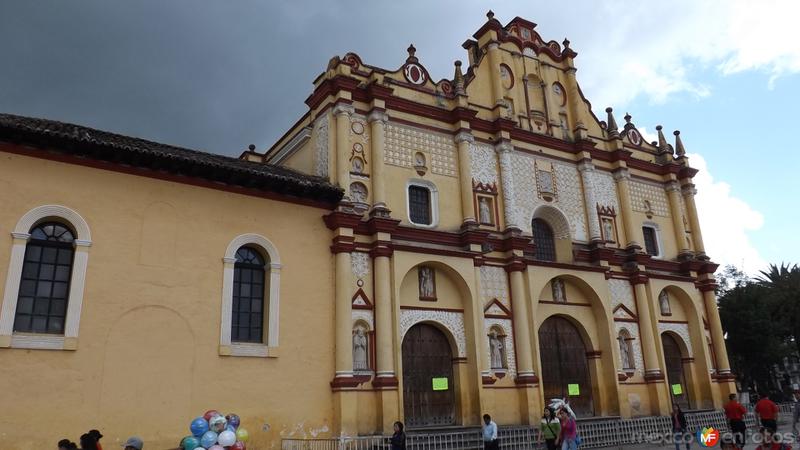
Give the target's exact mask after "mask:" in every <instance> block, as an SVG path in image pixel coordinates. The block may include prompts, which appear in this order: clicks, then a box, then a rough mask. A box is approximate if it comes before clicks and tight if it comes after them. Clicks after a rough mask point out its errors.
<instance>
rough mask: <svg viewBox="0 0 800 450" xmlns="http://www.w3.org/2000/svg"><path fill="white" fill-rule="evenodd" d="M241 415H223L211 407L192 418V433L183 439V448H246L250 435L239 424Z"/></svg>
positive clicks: (212, 449)
mask: <svg viewBox="0 0 800 450" xmlns="http://www.w3.org/2000/svg"><path fill="white" fill-rule="evenodd" d="M239 422H240V419H239V416H237V415H236V414H228V415H227V416H223V415H222V414H221V413H220V412H219V411H217V410H215V409H211V410H208V411H206V413H205V414H203V415H202V416H200V417H197V418H196V419H194V420H192V423H191V424H190V425H189V431H190V432H191V433H192V434H190V435H189V436H186V437H185V438H183V440H182V441H181V448H182V449H183V450H246V448H245V445H244V443H245V442H247V439H248V438H249V437H250V435H249V434H248V433H247V430H245V429H244V428H242V427H240V426H239Z"/></svg>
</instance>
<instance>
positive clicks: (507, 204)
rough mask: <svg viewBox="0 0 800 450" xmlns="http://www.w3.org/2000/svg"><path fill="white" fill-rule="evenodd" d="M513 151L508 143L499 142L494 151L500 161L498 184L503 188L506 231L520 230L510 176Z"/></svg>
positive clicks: (515, 196)
mask: <svg viewBox="0 0 800 450" xmlns="http://www.w3.org/2000/svg"><path fill="white" fill-rule="evenodd" d="M513 149H514V146H513V145H511V143H510V142H508V141H501V142H499V143H497V145H496V146H495V151H496V152H497V155H498V159H499V160H500V184H501V185H502V186H503V205H504V208H503V213H504V216H505V220H506V229H509V228H515V229H517V230H520V229H521V228H520V227H519V224H518V223H517V214H516V213H517V204H516V198H517V195H516V189H515V187H514V179H513V175H512V162H511V158H512V155H511V150H513Z"/></svg>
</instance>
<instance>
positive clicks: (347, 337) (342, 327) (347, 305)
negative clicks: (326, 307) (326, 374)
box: [335, 248, 353, 378]
mask: <svg viewBox="0 0 800 450" xmlns="http://www.w3.org/2000/svg"><path fill="white" fill-rule="evenodd" d="M335 251H336V250H335ZM350 252H351V250H348V249H344V248H341V249H339V250H338V253H336V313H335V319H336V328H335V329H336V378H351V377H352V376H353V324H352V322H353V316H352V311H351V307H352V299H351V297H350V289H351V284H352V281H353V280H352V279H351V276H352V265H351V253H350Z"/></svg>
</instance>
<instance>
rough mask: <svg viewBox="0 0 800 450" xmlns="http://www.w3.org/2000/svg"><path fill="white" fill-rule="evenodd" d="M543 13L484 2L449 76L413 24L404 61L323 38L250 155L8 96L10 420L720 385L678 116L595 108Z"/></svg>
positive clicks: (652, 393) (654, 405)
mask: <svg viewBox="0 0 800 450" xmlns="http://www.w3.org/2000/svg"><path fill="white" fill-rule="evenodd" d="M535 27H536V24H534V23H532V22H529V21H527V20H524V19H521V18H515V19H513V20H512V21H511V22H509V23H508V24H506V25H502V24H501V23H500V22H499V21H498V20H497V19H495V18H494V17H493V15H492V14H491V13H490V14H489V15H488V20H487V21H486V23H485V24H484V25H483V26H482V27H481V28H480V29H479V30H478V31H477V32H476V33H475V34H474V35H473V38H472V39H469V40H467V41H466V42H465V43H464V44H463V47H464V49H465V50H466V52H467V54H468V60H467V62H465V63H462V62H460V61H456V62H455V65H454V74H453V77H452V79H442V80H439V81H434V80H433V79H431V76H430V74H429V72H428V71H427V70H426V68H425V66H424V65H423V62H421V61H420V60H419V59H418V58H417V57H416V55H415V49H414V47H413V45H412V46H411V47H409V48H408V55H407V57H406V58H405V61H404V62H402V64H401V65H400V66H399V67H398V68H396V69H383V68H379V67H375V66H371V65H369V64H367V63H365V62H364V61H362V60H361V58H360V57H359V56H358V55H356V54H354V53H348V54H345V55H344V56H342V57H334V58H333V59H331V60H330V62H329V63H328V66H327V68H326V70H325V71H324V72H323V73H322V74H321V75H319V76H318V77H317V78H316V80H314V90H313V92H312V93H311V95H310V96H309V97H308V98H307V100H306V104H307V105H308V112H307V113H306V114H305V115H303V116H302V117H301V118H300V119H299V120H298V121H297V122H296V124H295V125H294V126H293V127H292V128H291V129H289V130H288V131H287V132H286V134H285V135H284V136H283V137H282V138H281V139H280V140H279V141H278V142H277V143H275V145H274V146H272V147H271V148H270V149H268V150H266V151H264V152H258V151H256V150H255V149H254V148H251V149H250V150H248V151H246V152H244V153H243V154H242V156H241V157H240V158H239V159H235V158H226V157H221V156H218V155H209V154H204V153H200V152H194V151H191V150H186V149H179V148H175V147H169V146H164V145H162V144H156V143H152V142H147V141H142V140H137V139H133V138H127V137H124V136H118V135H112V134H109V133H103V132H99V131H96V130H91V129H86V128H83V127H78V126H73V125H67V124H59V123H56V122H50V121H42V120H37V119H27V118H19V117H15V116H3V117H0V119H1V120H0V152H2V155H3V167H2V169H0V186H2V187H3V189H2V195H3V198H4V202H5V203H6V204H7V205H10V206H9V207H6V208H3V210H2V211H0V230H2V231H3V232H2V233H0V264H2V263H4V262H5V261H8V265H7V266H5V267H3V266H0V274H2V275H3V276H5V277H6V283H5V288H4V291H3V303H2V310H0V356H1V357H2V359H3V361H4V362H5V363H4V364H3V365H2V368H0V379H3V380H6V381H5V382H6V383H8V385H7V388H6V389H5V391H7V392H9V393H10V394H9V395H8V396H5V397H6V398H4V400H3V402H9V403H8V404H4V405H3V407H4V409H6V410H8V409H10V410H11V411H16V412H17V414H14V415H13V416H14V417H15V419H12V421H11V422H10V423H9V424H3V425H0V427H5V428H3V429H2V430H0V431H2V433H0V436H3V437H0V439H7V438H6V436H14V435H15V433H16V434H19V435H22V433H25V432H26V430H30V432H33V430H36V429H40V428H41V427H40V426H37V425H36V423H38V422H40V421H41V420H43V419H42V418H45V420H48V421H49V422H51V423H53V427H54V429H55V430H57V431H58V432H63V433H64V434H66V433H67V430H71V429H74V428H79V429H82V428H85V429H88V428H94V427H99V426H104V425H105V422H104V421H107V422H108V425H105V426H106V427H107V428H108V429H109V430H110V431H111V432H112V433H115V434H114V435H117V434H119V435H120V437H121V438H122V436H123V435H126V434H128V433H139V434H140V435H143V437H144V438H145V440H146V441H147V438H148V436H149V435H148V433H150V435H152V440H154V441H156V442H159V443H164V448H167V447H166V445H167V443H168V442H170V439H172V440H179V439H180V437H181V436H182V435H183V434H184V431H185V430H184V429H183V428H185V423H188V420H190V419H191V418H192V417H193V414H192V412H193V411H199V410H203V411H204V410H206V409H211V408H219V409H223V410H231V411H233V410H236V411H235V412H237V413H238V414H239V415H240V416H241V417H242V420H243V423H244V424H245V425H246V426H248V427H249V429H250V430H251V436H253V439H254V442H255V443H259V444H260V445H264V446H265V447H266V445H268V443H269V442H274V441H275V440H277V439H280V438H281V437H319V436H330V435H337V436H338V435H356V434H375V433H386V432H390V431H391V427H392V423H393V422H394V421H396V420H401V421H404V422H405V423H406V424H407V426H409V427H412V428H426V427H444V426H472V425H478V424H479V423H480V416H481V414H483V413H489V414H491V415H492V416H493V417H494V418H495V420H496V421H497V423H498V424H536V423H538V418H539V417H540V415H541V411H542V409H543V407H544V406H545V405H546V404H547V403H548V402H549V401H550V399H553V398H568V399H569V402H570V404H571V405H572V407H573V409H574V410H575V412H576V413H577V414H578V415H579V416H580V417H603V416H622V417H634V416H646V415H664V414H667V413H668V412H669V410H670V409H671V405H672V403H673V402H675V403H678V404H681V405H683V407H684V408H685V409H687V408H688V409H708V408H720V407H721V405H722V402H723V399H725V398H727V394H728V393H731V392H735V385H734V379H733V375H732V374H731V371H730V365H729V363H728V358H727V353H726V350H725V343H724V338H723V335H722V328H721V325H720V320H719V315H718V312H717V306H716V299H715V294H714V289H715V287H716V285H715V282H714V276H713V273H714V271H715V270H716V267H717V265H716V264H714V263H713V262H711V260H710V259H709V257H708V256H707V255H706V253H705V249H704V247H703V239H702V234H701V230H700V226H699V221H698V216H697V210H696V206H695V192H696V190H695V187H694V184H693V182H692V179H693V177H694V176H695V174H696V173H697V171H696V170H695V169H693V168H691V166H690V165H689V161H688V158H687V156H686V152H685V149H684V146H683V143H682V142H681V138H680V134H679V132H677V131H676V132H674V141H673V142H674V144H670V143H668V142H667V139H666V138H665V136H664V134H663V131H662V129H661V127H657V129H658V140H657V141H656V142H652V143H650V142H646V141H645V140H644V138H643V136H642V135H641V134H640V132H639V131H638V130H637V128H636V126H635V125H634V123H633V121H632V117H631V116H630V115H627V114H626V115H625V116H624V119H623V120H624V123H623V124H622V125H621V126H620V125H619V124H618V122H617V119H616V118H615V115H614V112H613V110H612V109H611V108H607V109H606V110H605V111H606V114H605V115H604V116H603V117H602V118H599V117H597V116H595V114H594V113H593V112H592V108H591V105H590V103H589V102H588V100H586V98H584V96H583V93H582V92H581V89H580V87H579V85H578V82H577V79H576V68H575V60H576V57H577V53H576V52H575V51H574V50H572V49H571V48H570V46H569V41H566V40H565V41H564V42H563V43H561V44H560V43H558V42H556V41H549V42H548V41H544V40H543V39H542V38H541V37H540V36H539V34H538V33H537V31H536V30H535ZM90 230H91V231H90ZM10 405H11V406H10ZM52 406H55V408H53V407H52ZM62 408H64V409H71V410H72V409H77V410H78V411H79V412H80V414H78V415H73V414H59V411H58V409H62ZM154 411H155V412H154ZM201 412H202V411H201ZM151 414H157V415H158V417H157V418H155V417H151V416H150V415H151ZM194 415H196V413H195V414H194ZM26 427H27V428H26ZM131 427H138V429H137V428H131ZM140 430H141V431H140ZM254 430H257V431H256V432H254ZM26 435H27V434H26ZM21 439H23V440H24V438H21ZM51 440H52V439H51ZM30 442H33V441H30ZM54 442H55V441H54ZM11 444H12V445H11V446H10V448H15V447H14V446H13V445H14V443H13V442H12V443H11ZM3 447H4V448H6V445H3ZM19 448H23V446H20V447H19ZM156 448H161V447H156ZM258 448H261V447H258Z"/></svg>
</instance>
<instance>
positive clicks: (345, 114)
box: [333, 103, 355, 200]
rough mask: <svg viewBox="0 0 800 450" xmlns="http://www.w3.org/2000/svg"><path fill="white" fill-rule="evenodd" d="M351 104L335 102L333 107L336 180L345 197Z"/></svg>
mask: <svg viewBox="0 0 800 450" xmlns="http://www.w3.org/2000/svg"><path fill="white" fill-rule="evenodd" d="M354 111H355V108H353V105H348V104H345V103H337V104H336V106H334V108H333V115H334V116H336V181H337V182H338V183H339V186H340V187H341V188H342V189H344V197H345V199H348V200H349V199H350V164H349V159H350V158H349V157H350V148H349V147H350V116H351V115H352V114H353V112H354Z"/></svg>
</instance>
